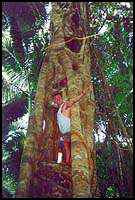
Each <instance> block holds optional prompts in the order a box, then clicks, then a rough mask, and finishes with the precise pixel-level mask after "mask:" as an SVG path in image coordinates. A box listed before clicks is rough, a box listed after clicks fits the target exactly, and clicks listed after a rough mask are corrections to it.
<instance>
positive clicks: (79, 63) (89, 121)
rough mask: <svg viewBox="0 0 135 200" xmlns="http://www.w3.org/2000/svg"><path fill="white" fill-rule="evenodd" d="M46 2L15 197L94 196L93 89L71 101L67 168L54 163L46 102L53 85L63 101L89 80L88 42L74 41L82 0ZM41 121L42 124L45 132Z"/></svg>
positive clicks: (54, 138) (51, 112)
mask: <svg viewBox="0 0 135 200" xmlns="http://www.w3.org/2000/svg"><path fill="white" fill-rule="evenodd" d="M52 6H53V8H52V19H51V32H52V39H51V45H50V47H49V48H48V52H47V55H46V57H45V61H44V63H43V66H42V69H41V72H40V76H39V81H38V88H37V94H36V100H35V109H34V112H33V116H31V117H30V121H29V127H28V137H27V143H26V144H25V147H24V152H23V156H22V162H21V168H20V178H19V185H18V188H17V194H16V196H17V197H73V198H79V197H86V198H88V197H89V198H92V197H98V196H99V193H98V190H97V184H96V163H95V162H96V154H95V147H94V141H93V128H94V120H95V117H94V113H95V107H94V106H93V104H91V99H92V100H93V101H94V95H93V92H92V93H91V95H90V94H87V95H86V96H85V97H83V98H82V99H81V101H80V102H79V103H76V104H75V105H74V106H73V108H72V111H71V129H72V130H71V154H72V166H71V167H67V166H65V165H61V164H57V163H56V162H55V161H56V160H57V152H58V139H59V130H58V127H57V124H56V110H55V108H51V106H49V105H50V102H51V101H52V90H53V89H54V88H56V89H61V90H62V92H63V96H64V99H65V100H67V99H70V98H73V97H75V96H77V95H79V94H80V93H81V92H82V90H83V89H84V88H86V87H88V86H89V85H90V84H92V83H91V82H90V77H91V75H90V72H89V68H90V60H89V57H90V56H89V54H90V52H89V47H88V41H87V40H82V39H80V40H79V38H82V37H85V36H87V35H88V32H87V28H86V22H87V17H86V3H78V2H77V3H75V2H74V3H73V2H63V3H62V2H59V3H52ZM75 37H77V38H75ZM73 38H74V39H73ZM69 40H70V41H69ZM65 42H66V43H65ZM59 43H61V44H59ZM43 120H45V122H46V127H45V130H43ZM32 191H33V192H32Z"/></svg>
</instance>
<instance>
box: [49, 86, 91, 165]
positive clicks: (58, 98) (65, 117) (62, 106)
mask: <svg viewBox="0 0 135 200" xmlns="http://www.w3.org/2000/svg"><path fill="white" fill-rule="evenodd" d="M90 89H91V87H89V88H86V89H85V90H83V91H82V93H81V94H80V95H79V96H77V97H74V98H72V99H70V100H69V101H64V100H63V97H62V94H61V93H60V92H57V93H54V104H53V105H56V106H58V108H59V110H58V112H57V123H58V126H59V130H60V134H61V136H60V146H61V147H62V146H63V145H62V142H63V143H64V150H65V157H66V158H65V163H66V164H69V165H70V164H71V148H70V144H71V137H70V136H71V135H70V131H71V123H70V117H71V107H72V106H73V104H75V103H77V102H78V101H80V99H81V98H82V97H83V96H84V95H85V94H87V92H88V91H89V90H90Z"/></svg>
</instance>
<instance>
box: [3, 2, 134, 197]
mask: <svg viewBox="0 0 135 200" xmlns="http://www.w3.org/2000/svg"><path fill="white" fill-rule="evenodd" d="M85 3H86V2H85ZM87 6H88V11H89V12H88V13H87V14H88V28H89V35H96V36H95V37H94V38H91V39H90V41H89V42H90V49H91V52H92V53H91V69H90V71H91V74H92V82H93V86H94V94H95V100H96V105H97V107H96V119H95V129H94V130H93V131H94V136H95V143H96V153H97V179H98V185H99V189H100V193H101V197H103V198H121V197H123V198H126V197H129V198H132V197H133V194H132V193H133V185H132V182H133V180H132V178H133V174H132V173H133V169H132V138H133V106H132V104H133V53H132V48H133V3H132V2H126V3H125V2H123V3H122V2H87ZM50 15H51V3H49V2H2V191H3V197H4V198H9V197H11V198H15V192H16V185H17V180H18V176H19V166H20V161H21V155H22V150H23V145H24V144H25V138H26V133H27V126H28V118H29V115H30V114H31V112H32V109H33V105H34V97H35V94H36V89H37V82H38V76H39V73H40V68H41V65H42V62H43V59H44V57H45V55H46V52H47V47H48V45H49V43H50V32H49V28H48V27H49V22H50Z"/></svg>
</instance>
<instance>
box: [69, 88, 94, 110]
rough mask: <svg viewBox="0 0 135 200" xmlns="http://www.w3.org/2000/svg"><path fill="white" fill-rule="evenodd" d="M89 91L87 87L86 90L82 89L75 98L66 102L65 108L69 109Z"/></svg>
mask: <svg viewBox="0 0 135 200" xmlns="http://www.w3.org/2000/svg"><path fill="white" fill-rule="evenodd" d="M90 90H91V87H88V88H86V89H84V90H83V91H82V92H81V94H80V95H79V96H77V97H74V98H72V99H70V100H69V101H68V102H67V106H68V107H71V106H72V105H73V104H75V103H77V102H78V101H80V99H81V98H82V97H83V96H85V95H86V94H87V93H88V92H90Z"/></svg>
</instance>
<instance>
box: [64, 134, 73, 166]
mask: <svg viewBox="0 0 135 200" xmlns="http://www.w3.org/2000/svg"><path fill="white" fill-rule="evenodd" d="M64 148H65V154H66V163H67V164H70V159H71V141H70V138H69V137H65V138H64Z"/></svg>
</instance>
